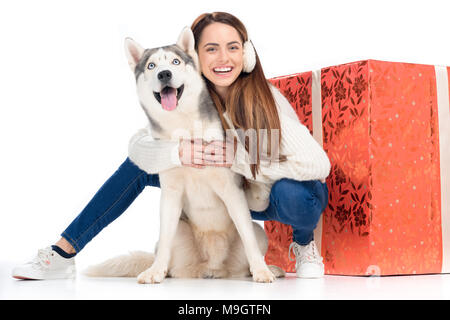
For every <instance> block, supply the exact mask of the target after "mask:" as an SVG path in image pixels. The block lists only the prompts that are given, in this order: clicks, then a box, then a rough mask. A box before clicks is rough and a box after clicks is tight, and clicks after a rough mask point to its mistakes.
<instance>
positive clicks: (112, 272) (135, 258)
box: [83, 251, 155, 277]
mask: <svg viewBox="0 0 450 320" xmlns="http://www.w3.org/2000/svg"><path fill="white" fill-rule="evenodd" d="M154 260H155V255H154V254H153V253H148V252H143V251H134V252H130V253H129V254H124V255H121V256H118V257H115V258H111V259H108V260H106V261H104V262H102V263H100V264H97V265H93V266H90V267H88V268H87V269H86V270H84V271H83V274H84V275H86V276H88V277H137V276H138V275H139V274H140V273H141V272H143V271H145V270H147V269H148V268H150V267H151V265H152V264H153V261H154Z"/></svg>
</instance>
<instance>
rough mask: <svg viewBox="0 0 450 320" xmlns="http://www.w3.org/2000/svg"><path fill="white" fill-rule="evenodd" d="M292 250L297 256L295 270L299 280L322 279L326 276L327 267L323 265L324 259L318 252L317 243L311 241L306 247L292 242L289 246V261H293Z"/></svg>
mask: <svg viewBox="0 0 450 320" xmlns="http://www.w3.org/2000/svg"><path fill="white" fill-rule="evenodd" d="M291 250H293V251H294V254H295V260H296V262H295V270H296V272H297V277H299V278H322V277H323V275H324V274H325V267H324V265H323V263H322V261H323V258H322V256H321V255H320V253H319V250H317V247H316V243H315V242H314V240H313V241H311V242H310V243H309V244H307V245H305V246H301V245H299V244H298V243H296V242H292V243H291V245H290V246H289V260H291V261H294V259H291Z"/></svg>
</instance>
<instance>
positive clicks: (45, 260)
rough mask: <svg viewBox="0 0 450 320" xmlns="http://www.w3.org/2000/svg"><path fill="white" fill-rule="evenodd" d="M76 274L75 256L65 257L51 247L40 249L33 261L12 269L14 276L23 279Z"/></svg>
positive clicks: (62, 277) (72, 276)
mask: <svg viewBox="0 0 450 320" xmlns="http://www.w3.org/2000/svg"><path fill="white" fill-rule="evenodd" d="M75 275H76V269H75V257H72V258H63V257H61V256H60V255H59V254H58V253H57V252H56V251H54V250H53V249H52V248H51V247H47V248H45V249H39V250H38V254H37V256H36V257H35V258H34V259H33V260H32V261H30V262H28V263H25V264H23V265H20V266H17V267H15V268H14V269H13V271H12V276H13V278H16V279H23V280H27V279H30V280H50V279H67V278H74V277H75Z"/></svg>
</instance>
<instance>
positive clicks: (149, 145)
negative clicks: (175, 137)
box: [128, 128, 182, 174]
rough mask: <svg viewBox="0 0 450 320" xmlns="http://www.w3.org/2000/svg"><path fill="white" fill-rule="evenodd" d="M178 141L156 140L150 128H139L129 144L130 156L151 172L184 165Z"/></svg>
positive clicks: (135, 162)
mask: <svg viewBox="0 0 450 320" xmlns="http://www.w3.org/2000/svg"><path fill="white" fill-rule="evenodd" d="M179 145H180V143H179V142H178V141H168V140H154V139H153V137H152V135H151V134H150V131H149V129H148V128H145V129H141V130H139V131H138V132H137V133H136V134H135V135H134V136H133V137H132V138H131V139H130V142H129V144H128V157H129V158H130V160H131V161H132V162H133V163H134V164H136V165H137V166H138V167H139V168H140V169H142V170H144V171H145V172H147V173H149V174H153V173H159V172H161V171H164V170H168V169H171V168H175V167H179V166H181V165H182V163H181V161H180V157H179Z"/></svg>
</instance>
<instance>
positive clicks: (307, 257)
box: [289, 242, 323, 264]
mask: <svg viewBox="0 0 450 320" xmlns="http://www.w3.org/2000/svg"><path fill="white" fill-rule="evenodd" d="M291 251H294V254H295V256H296V258H297V259H292V258H291ZM289 260H290V261H294V260H297V261H296V264H299V263H300V262H301V261H308V262H314V263H318V262H322V260H323V258H322V257H321V256H320V254H319V253H318V252H317V250H316V246H315V244H314V243H311V245H309V246H308V247H307V248H304V249H303V250H302V248H300V245H298V244H296V243H295V242H292V243H291V245H290V246H289Z"/></svg>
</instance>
